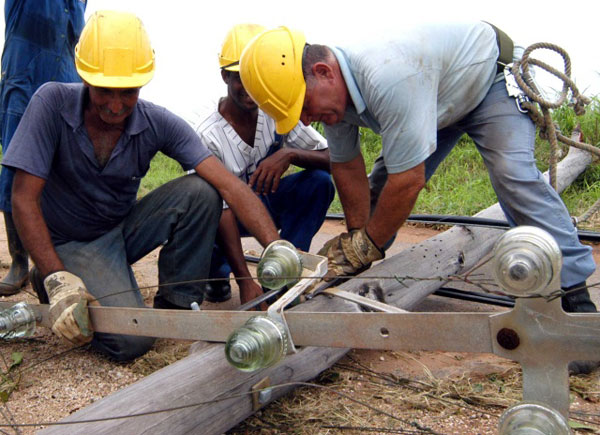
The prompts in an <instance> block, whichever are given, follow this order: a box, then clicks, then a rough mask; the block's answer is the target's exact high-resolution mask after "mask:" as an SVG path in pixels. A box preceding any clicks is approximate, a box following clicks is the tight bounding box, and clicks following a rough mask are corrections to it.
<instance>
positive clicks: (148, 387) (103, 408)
mask: <svg viewBox="0 0 600 435" xmlns="http://www.w3.org/2000/svg"><path fill="white" fill-rule="evenodd" d="M590 161H591V157H590V156H589V154H588V153H586V152H583V151H580V150H577V149H574V148H571V151H570V152H569V155H568V156H567V158H565V159H564V160H563V161H562V162H561V164H559V168H558V176H559V180H558V186H559V191H562V190H563V189H564V188H565V187H566V186H568V185H569V184H571V182H572V181H573V180H574V179H575V178H576V177H577V175H578V174H580V173H581V172H582V171H583V170H584V169H585V168H586V167H587V165H588V164H589V162H590ZM478 216H482V217H489V218H502V212H501V210H500V207H499V206H492V207H490V208H488V209H486V210H484V211H483V212H481V213H479V214H478ZM501 233H502V231H501V230H493V229H486V228H473V229H466V228H464V227H454V228H452V229H450V230H448V231H446V232H444V233H442V234H440V235H438V236H436V237H433V238H431V239H428V240H427V241H424V242H423V243H419V244H417V245H415V246H413V247H411V248H409V249H407V250H404V251H402V252H400V253H399V254H397V255H395V256H394V257H391V258H389V259H387V260H385V261H383V262H382V263H380V264H379V265H377V266H375V267H373V268H372V269H370V270H369V271H367V272H365V273H364V275H367V276H375V275H384V274H388V275H389V274H396V275H397V276H402V275H410V276H413V277H431V276H432V275H439V276H441V277H444V276H445V277H447V276H448V275H452V274H459V273H462V272H464V271H467V270H469V269H470V268H471V267H473V266H474V265H475V264H476V263H477V262H478V261H479V260H480V259H481V258H482V257H483V256H484V255H486V254H487V253H488V252H489V251H490V250H491V248H492V247H493V244H494V242H495V240H496V238H497V237H498V236H499V235H500V234H501ZM443 279H444V278H442V280H440V281H412V282H405V283H404V284H400V283H398V282H397V281H395V280H379V281H378V284H379V285H380V286H381V287H382V289H383V290H384V293H385V298H386V302H389V303H391V304H393V305H395V306H397V307H400V308H404V309H410V308H411V307H414V305H416V304H417V303H418V302H419V301H421V300H422V299H424V298H425V297H426V296H427V295H428V294H430V293H432V292H433V291H435V290H436V289H437V288H439V287H440V286H441V285H442V284H443ZM363 282H364V281H361V280H350V281H348V282H346V283H344V284H343V285H342V286H340V288H341V289H343V290H348V291H352V290H356V288H357V287H359V284H360V283H363ZM357 283H359V284H357ZM293 310H304V311H322V312H335V311H342V312H343V311H349V312H352V311H358V310H359V307H358V306H357V305H356V304H353V303H351V302H347V301H344V300H342V299H339V298H328V297H324V296H319V297H316V298H315V299H313V300H311V301H308V302H306V303H304V304H302V305H300V306H297V307H294V308H293ZM347 350H348V349H329V348H317V347H306V348H304V349H302V350H301V351H300V352H298V353H297V354H295V355H291V356H289V357H287V358H286V359H285V361H283V362H282V363H280V364H279V365H277V366H275V367H272V368H269V369H265V370H261V371H258V372H254V373H244V372H240V371H237V370H235V369H233V368H232V367H230V366H229V365H228V364H227V362H226V360H225V358H224V354H223V345H216V344H215V345H209V346H206V347H203V348H201V349H199V350H198V352H197V353H194V354H192V355H190V356H188V357H187V358H184V359H183V360H181V361H178V362H177V363H175V364H172V365H170V366H168V367H166V368H164V369H162V370H159V371H157V372H155V373H154V374H152V375H150V376H148V377H146V378H144V379H142V380H140V381H138V382H136V383H135V384H133V385H131V386H129V387H127V388H124V389H122V390H120V391H118V392H116V393H114V394H111V395H109V396H107V397H105V398H104V399H102V400H100V401H97V402H95V403H93V404H92V405H90V406H88V407H86V408H84V409H82V410H80V411H78V412H76V413H75V414H72V415H70V416H69V417H67V418H65V419H64V420H63V421H64V422H69V421H81V420H88V419H101V418H107V417H111V416H113V417H114V416H123V415H125V416H131V415H133V414H137V413H143V412H150V411H155V410H159V409H164V408H168V407H177V406H182V405H186V404H194V403H200V402H204V403H206V402H208V403H206V404H204V405H201V406H196V407H192V408H184V409H178V410H176V411H172V412H166V413H160V414H150V415H146V416H142V417H130V418H124V419H118V420H107V421H100V422H94V423H86V424H77V425H75V426H67V427H65V426H53V427H49V428H47V429H45V430H44V431H42V432H41V433H43V434H62V433H65V432H66V431H68V432H84V431H85V433H89V434H109V433H110V434H112V433H127V434H133V433H150V434H153V433H157V434H158V433H169V434H170V435H175V434H183V433H203V434H221V433H223V432H225V431H226V430H228V429H230V428H232V427H234V426H235V425H236V424H238V423H239V422H240V421H242V420H244V419H245V418H247V417H248V416H250V415H252V413H253V412H254V411H253V408H252V399H251V396H250V395H247V394H245V393H248V392H249V391H250V390H251V389H252V386H253V385H255V384H256V383H258V382H259V381H260V380H261V379H263V378H264V377H265V376H269V377H270V381H271V385H275V384H281V383H286V382H293V381H307V380H309V379H313V378H314V377H315V376H317V375H318V374H319V373H320V372H322V371H323V370H326V369H327V368H329V367H331V366H332V365H333V364H334V363H335V362H336V361H337V360H338V359H339V358H341V357H342V356H343V355H344V354H345V353H346V352H347ZM292 389H293V387H292V386H291V387H286V388H283V389H277V390H274V392H273V396H272V398H271V400H275V399H277V398H279V397H281V396H282V395H283V394H285V393H287V392H289V391H291V390H292ZM236 394H242V395H240V396H239V397H232V396H233V395H236ZM226 397H231V398H229V399H227V400H218V401H217V399H222V398H226Z"/></svg>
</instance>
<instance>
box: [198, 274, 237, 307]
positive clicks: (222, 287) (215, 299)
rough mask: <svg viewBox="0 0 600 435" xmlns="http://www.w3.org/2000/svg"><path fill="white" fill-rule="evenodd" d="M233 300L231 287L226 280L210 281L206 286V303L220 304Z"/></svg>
mask: <svg viewBox="0 0 600 435" xmlns="http://www.w3.org/2000/svg"><path fill="white" fill-rule="evenodd" d="M229 299H231V285H230V284H229V281H228V280H226V279H223V280H218V281H209V282H207V283H206V284H205V289H204V300H205V301H206V302H212V303H219V302H225V301H228V300H229Z"/></svg>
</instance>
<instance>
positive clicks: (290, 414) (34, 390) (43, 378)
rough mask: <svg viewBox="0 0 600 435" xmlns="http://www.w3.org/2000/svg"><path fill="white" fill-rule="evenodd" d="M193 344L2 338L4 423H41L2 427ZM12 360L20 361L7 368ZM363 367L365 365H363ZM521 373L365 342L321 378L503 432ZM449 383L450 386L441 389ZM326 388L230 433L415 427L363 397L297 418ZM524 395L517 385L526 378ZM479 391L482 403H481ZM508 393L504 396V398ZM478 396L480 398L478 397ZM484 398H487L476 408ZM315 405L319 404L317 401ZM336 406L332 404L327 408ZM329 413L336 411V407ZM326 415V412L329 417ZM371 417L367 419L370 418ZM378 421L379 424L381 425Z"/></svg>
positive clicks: (411, 236)
mask: <svg viewBox="0 0 600 435" xmlns="http://www.w3.org/2000/svg"><path fill="white" fill-rule="evenodd" d="M342 228H343V227H342V223H341V222H339V221H327V222H326V224H325V225H324V226H323V228H322V229H321V231H320V232H319V234H318V235H317V237H316V238H315V240H313V245H312V247H311V251H312V252H316V251H317V250H318V248H319V247H320V246H321V245H322V244H323V242H324V241H326V240H328V239H329V238H330V237H332V236H333V235H335V234H337V233H339V232H340V231H341V230H342ZM435 233H436V231H434V230H432V229H428V228H422V227H413V226H406V227H405V228H403V230H402V231H401V232H400V234H399V236H398V238H397V242H396V243H395V244H394V246H393V247H392V249H391V251H390V252H389V253H388V255H393V254H394V253H396V252H399V251H400V250H402V249H405V248H406V247H408V246H410V245H411V244H413V243H417V242H419V241H421V240H424V239H427V238H429V237H431V236H433V235H435ZM244 247H245V249H248V250H258V252H259V246H258V244H257V243H256V242H255V241H253V240H251V239H248V240H245V241H244ZM594 253H595V256H596V262H597V263H598V264H600V263H599V261H600V247H599V246H594ZM157 257H158V252H157V251H154V252H152V253H150V254H149V255H148V256H146V257H145V258H144V259H142V260H141V261H140V262H138V263H137V264H136V265H135V266H134V271H135V274H136V278H137V279H138V283H139V285H140V287H147V288H144V289H142V292H143V294H144V296H145V299H146V302H147V304H148V305H150V304H151V300H152V296H153V294H154V292H155V291H156V289H155V288H152V286H153V285H155V284H156V282H157V270H156V261H157ZM0 261H1V265H2V269H0V275H3V274H4V273H6V271H7V265H8V262H9V256H8V252H7V249H6V240H5V232H4V227H3V223H2V222H0ZM589 282H594V283H598V282H600V277H599V276H597V275H595V276H594V277H592V278H591V279H590V281H589ZM592 294H593V298H594V299H595V300H596V302H599V301H600V291H599V290H598V288H594V289H593V290H592ZM6 299H8V300H12V301H20V300H25V301H28V302H36V299H35V298H34V296H33V294H32V290H31V288H30V287H29V286H27V288H26V289H25V291H24V292H22V293H20V294H18V295H15V296H11V297H9V298H5V300H6ZM237 305H239V297H238V295H237V294H235V293H234V296H233V298H232V300H231V301H228V302H226V303H222V304H206V303H205V304H203V306H202V309H232V308H235V307H236V306H237ZM416 310H417V311H461V312H462V311H502V310H504V308H498V307H492V306H489V305H482V304H477V303H471V302H463V301H457V300H452V299H448V298H442V297H437V296H431V297H429V298H427V299H426V300H425V301H423V302H422V303H421V304H420V305H419V306H418V307H417V308H416ZM190 344H191V343H190V342H181V341H174V340H163V339H161V340H158V341H157V343H156V345H155V347H154V349H153V350H152V351H151V352H149V353H148V354H147V355H146V356H144V357H142V358H140V359H138V360H137V361H135V362H132V363H128V364H117V363H114V362H111V361H109V360H107V359H106V358H104V357H103V356H101V355H99V354H97V353H94V352H93V351H91V350H89V349H87V348H80V349H71V346H69V345H67V344H65V343H63V342H61V341H60V340H59V339H57V338H56V337H55V336H54V335H53V334H52V333H51V332H50V331H49V330H46V329H43V328H40V329H38V331H37V332H36V334H35V335H34V337H32V338H29V339H23V340H17V341H11V342H2V343H0V382H2V383H1V384H0V394H2V392H3V391H6V392H7V393H10V397H8V400H7V401H6V403H4V404H3V405H1V406H0V424H2V425H8V424H14V423H25V424H36V426H30V427H20V428H16V427H7V426H0V434H1V433H23V434H29V433H34V432H35V431H36V430H38V429H39V428H40V426H41V425H43V423H45V422H55V421H58V420H60V419H61V418H63V417H65V416H67V415H69V414H71V413H73V412H75V411H77V410H79V409H80V408H83V407H85V406H86V405H88V404H90V403H93V402H94V401H96V400H98V399H100V398H103V397H105V396H107V395H109V394H110V393H112V392H114V391H117V390H119V389H121V388H123V387H125V386H127V385H129V384H131V383H133V382H135V381H137V380H139V379H141V378H143V377H144V376H145V375H147V374H149V373H151V372H153V371H155V370H157V369H160V368H162V367H164V366H165V365H167V364H169V363H171V362H173V361H175V360H177V359H179V358H182V357H185V356H186V355H187V354H188V351H189V347H190ZM20 357H22V362H19V358H20ZM15 361H16V362H15ZM13 363H14V367H13V368H12V369H9V367H10V366H11V364H13ZM365 370H366V371H365ZM359 372H360V374H357V373H359ZM332 373H333V375H334V376H333V375H332ZM514 373H517V377H518V365H517V364H516V363H514V362H512V361H508V360H504V359H502V358H499V357H496V356H494V355H491V354H466V353H448V352H380V351H364V350H361V351H352V352H350V353H349V354H348V356H347V357H345V358H344V359H342V360H341V361H340V363H338V365H337V366H336V367H334V368H333V369H331V370H329V371H328V372H327V373H326V374H325V375H323V376H322V377H321V379H320V380H319V381H320V382H321V383H322V384H323V383H324V384H327V385H329V386H330V387H332V388H336V387H337V388H339V390H340V391H345V392H346V393H347V394H351V395H352V396H353V397H355V398H358V399H363V400H364V401H366V402H369V403H371V404H373V403H376V402H377V401H376V400H375V399H377V400H382V402H381V404H380V405H377V406H379V407H381V408H384V407H385V406H387V405H385V404H386V403H387V404H388V405H389V407H390V409H388V412H392V413H394V414H396V415H401V416H402V418H403V419H405V420H407V421H411V422H413V423H414V424H413V425H412V426H413V429H414V428H415V427H416V428H417V431H418V432H419V433H421V432H422V431H423V430H424V429H423V428H429V429H431V430H432V431H433V432H436V433H444V434H492V433H496V428H497V422H498V415H500V414H501V413H502V409H501V408H502V407H503V406H504V407H505V406H506V403H507V402H506V401H509V399H511V398H512V395H514V394H515V392H514V391H512V390H510V389H509V388H508V387H507V385H508V379H509V377H510V376H513V374H514ZM383 375H385V376H392V377H393V378H394V379H400V380H402V384H403V387H406V386H407V385H409V386H410V385H412V384H414V385H419V388H429V389H428V390H427V391H426V393H427V394H425V393H422V394H420V397H421V398H420V399H419V400H416V399H414V400H413V399H410V397H412V396H410V394H411V393H407V392H405V391H404V392H403V390H390V389H389V388H390V387H389V385H388V384H386V387H385V388H384V387H381V386H380V387H377V391H376V392H374V391H373V385H381V384H377V383H374V382H373V381H372V379H374V378H373V377H376V378H381V377H382V376H383ZM332 377H335V378H336V379H337V381H331V378H332ZM342 378H343V379H344V380H345V381H347V382H346V383H345V384H344V383H342V384H338V383H336V382H338V381H339V380H340V379H342ZM577 378H579V377H577ZM584 378H585V379H584V380H585V381H586V382H587V384H586V385H585V387H581V388H580V390H581V389H584V390H585V391H583V393H581V391H580V392H579V393H577V391H575V392H573V390H572V399H573V402H572V405H571V410H572V411H578V412H585V413H587V414H595V416H592V417H590V418H588V419H587V421H588V422H593V423H594V424H587V426H588V427H589V429H590V432H591V431H594V432H596V431H598V432H596V433H600V431H599V429H600V415H599V414H600V405H599V402H600V381H599V379H598V373H596V374H593V375H591V376H590V377H584ZM511 379H512V378H511ZM573 379H575V378H572V381H571V383H572V384H573V383H574V381H573ZM500 381H501V382H502V386H501V387H498V390H497V391H496V392H494V391H492V394H491V396H490V397H492V399H489V400H488V399H486V400H487V402H485V403H483V402H481V400H482V399H481V397H480V396H477V399H473V398H472V397H470V396H469V397H468V398H466V397H465V396H468V394H466V393H464V392H458V388H459V385H463V384H466V385H467V386H468V387H469V388H470V391H471V394H472V392H473V391H478V392H480V394H484V392H485V391H486V389H489V388H488V387H489V385H491V386H492V388H496V387H497V386H498V385H500V384H499V382H500ZM590 385H591V386H590ZM424 386H427V387H424ZM441 388H448V389H449V390H444V391H446V392H442V390H440V389H441ZM450 390H456V391H455V392H453V393H452V394H449V393H447V391H450ZM411 391H413V390H411ZM420 391H425V390H420ZM321 394H323V393H321V392H319V391H314V390H312V389H302V391H301V392H299V393H294V394H293V395H292V396H291V397H289V398H286V399H284V401H279V402H276V403H274V404H272V405H270V406H269V407H267V408H266V409H265V410H263V411H261V412H260V413H259V414H258V415H257V416H256V417H252V418H251V419H248V420H247V421H246V422H244V423H242V424H241V425H240V426H238V427H237V428H235V429H234V430H233V431H232V432H243V433H257V432H260V433H284V432H294V433H327V434H331V433H365V432H369V433H409V432H405V431H402V432H400V431H398V430H394V431H392V430H391V429H390V427H395V426H394V425H393V424H392V423H391V422H390V419H389V418H387V417H384V416H381V415H380V414H376V413H375V414H372V415H365V416H364V418H363V419H362V420H356V419H357V418H359V417H360V415H361V414H362V413H363V412H364V407H362V408H361V406H360V405H356V404H355V403H350V402H348V403H346V402H347V401H345V400H341V401H339V402H337V401H336V402H335V403H339V405H336V411H335V413H336V415H337V418H338V420H336V421H338V422H343V424H342V423H339V424H337V425H333V426H331V427H330V426H328V425H326V424H324V423H319V424H316V426H315V425H314V424H315V421H317V420H318V419H319V417H318V415H317V414H318V413H316V412H315V415H314V416H313V418H312V421H311V422H309V423H306V422H305V421H304V420H301V418H306V416H305V415H304V416H298V419H296V420H295V418H296V417H295V416H294V413H298V414H306V410H305V409H304V408H303V407H302V403H305V402H310V401H318V400H320V399H319V397H320V395H321ZM386 394H390V395H392V396H393V397H395V398H396V399H394V400H391V399H390V398H389V397H387V396H386ZM457 394H458V396H459V399H458V400H459V401H462V402H464V403H466V404H467V405H469V404H470V405H469V406H467V407H462V406H455V405H453V404H452V403H450V402H448V401H447V402H436V400H437V399H441V397H442V396H444V397H446V398H447V399H448V400H455V399H456V397H455V396H456V395H457ZM516 394H519V391H518V387H517V391H516ZM461 395H462V399H461V398H460V397H461ZM438 396H439V397H438ZM397 399H401V400H397ZM409 399H410V400H409ZM496 399H497V400H496ZM323 400H329V401H331V400H332V399H331V397H329V398H328V399H323ZM478 400H479V403H477V401H478ZM502 400H505V401H504V402H502ZM514 400H518V399H514ZM494 401H495V402H499V404H496V405H497V406H496V405H494V403H492V402H494ZM500 402H501V403H500ZM377 403H379V402H377ZM436 403H437V404H436ZM490 403H491V405H490ZM508 403H510V402H508ZM424 404H425V405H424ZM473 404H474V405H475V406H472V405H473ZM476 405H481V406H479V407H477V406H476ZM373 406H375V405H373ZM490 406H491V408H490ZM313 409H315V408H314V407H313ZM282 413H283V414H285V419H287V423H286V424H285V425H283V426H282V425H278V424H276V423H273V422H274V421H280V420H277V418H276V415H277V414H282ZM328 414H331V413H330V412H328ZM338 414H339V415H338ZM274 416H275V417H274ZM327 417H328V418H329V417H331V415H328V416H327ZM323 418H324V419H325V417H323ZM285 419H284V420H285ZM328 421H329V420H328ZM365 421H366V422H368V423H369V424H368V425H365ZM311 425H313V426H311ZM375 428H379V429H377V430H375ZM386 428H387V429H386ZM419 428H420V429H419ZM65 433H70V432H69V428H65ZM198 433H201V431H200V432H198ZM410 433H415V432H410Z"/></svg>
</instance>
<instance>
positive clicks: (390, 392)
mask: <svg viewBox="0 0 600 435" xmlns="http://www.w3.org/2000/svg"><path fill="white" fill-rule="evenodd" d="M351 355H352V354H350V356H348V357H346V358H344V359H343V360H342V361H341V362H340V363H338V364H336V365H335V366H334V367H332V368H331V369H329V370H327V371H325V372H323V373H322V374H321V376H320V377H319V378H318V379H317V380H316V381H315V382H317V383H318V384H319V385H321V386H322V387H327V389H325V388H311V387H303V388H300V389H298V390H296V391H295V392H294V393H293V394H291V395H289V396H287V397H284V398H283V399H280V400H279V401H277V402H275V403H273V404H271V405H270V406H268V407H266V408H265V409H263V410H262V411H260V412H258V413H257V414H256V415H255V416H253V417H251V418H249V419H247V420H246V421H245V422H244V423H242V424H241V425H239V426H238V427H236V428H235V429H233V430H232V431H231V433H260V434H277V433H294V434H316V433H318V434H330V433H341V432H343V433H349V434H354V433H355V434H359V433H457V434H466V433H480V434H484V433H490V434H491V433H496V427H497V420H498V417H499V416H500V415H501V414H502V413H503V412H504V410H505V409H506V408H507V407H509V406H511V405H513V404H515V403H517V402H519V401H520V400H521V397H522V384H521V369H520V366H519V365H518V364H516V363H514V365H513V366H511V367H509V368H508V369H507V370H505V371H504V372H502V373H493V374H489V375H486V376H473V375H470V374H468V373H467V374H463V375H459V376H456V377H451V378H445V379H440V378H436V377H435V376H433V375H432V374H431V372H429V371H428V370H427V369H425V370H424V375H423V376H422V377H419V378H418V379H417V378H415V377H411V378H406V377H401V376H397V375H396V374H394V373H393V372H378V371H376V370H373V369H371V368H370V367H367V366H365V365H364V364H363V363H361V362H360V361H358V360H356V359H354V358H353V357H352V356H351ZM599 387H600V381H599V378H598V377H597V376H591V377H584V376H578V377H573V378H571V391H572V393H573V394H574V395H576V397H578V398H579V399H581V400H584V401H587V403H588V404H590V405H593V404H595V403H597V402H598V401H599V396H598V390H599V389H600V388H599ZM353 399H359V400H360V402H362V403H358V401H357V400H353ZM587 421H588V424H587V426H588V427H589V428H590V429H593V426H595V427H596V428H598V427H600V418H598V417H595V418H593V419H592V420H590V419H589V418H588V419H587ZM590 421H592V422H593V423H595V424H594V425H591V424H589V422H590ZM453 428H454V429H453Z"/></svg>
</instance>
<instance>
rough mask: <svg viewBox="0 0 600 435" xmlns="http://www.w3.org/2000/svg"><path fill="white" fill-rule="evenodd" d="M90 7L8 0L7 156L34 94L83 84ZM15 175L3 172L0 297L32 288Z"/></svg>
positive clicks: (2, 90) (0, 96)
mask: <svg viewBox="0 0 600 435" xmlns="http://www.w3.org/2000/svg"><path fill="white" fill-rule="evenodd" d="M85 6H86V1H85V0H84V1H81V0H6V1H5V2H4V22H5V23H6V28H5V32H4V33H5V37H4V49H3V51H2V81H1V82H0V101H1V106H0V130H1V131H2V137H1V141H2V154H3V155H6V151H7V150H8V147H9V145H10V140H11V139H12V136H13V134H14V132H15V130H16V129H17V125H19V121H20V120H21V117H22V116H23V112H25V108H26V107H27V103H28V102H29V99H30V98H31V96H32V95H33V93H34V92H35V91H36V90H37V89H38V88H39V87H40V86H41V85H42V84H44V83H46V82H48V81H53V82H66V83H68V82H78V81H80V80H81V79H80V78H79V76H78V75H77V71H76V70H75V59H74V58H73V55H74V53H75V50H74V49H75V44H77V40H78V39H79V34H80V33H81V29H83V24H84V19H83V14H84V12H85ZM13 177H14V171H13V170H12V169H9V168H2V170H1V171H0V210H2V211H3V212H4V223H5V226H6V241H7V243H8V252H9V253H10V257H11V264H10V269H9V271H8V274H7V275H6V276H5V277H4V278H3V279H2V281H1V282H0V295H11V294H15V293H18V292H19V291H20V289H21V288H23V287H24V286H25V285H26V284H27V271H28V268H29V257H28V255H27V251H26V250H25V247H24V246H23V243H22V242H21V239H20V238H19V235H18V234H17V230H16V228H15V224H14V222H13V216H12V206H11V197H10V196H11V191H12V182H13Z"/></svg>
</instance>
